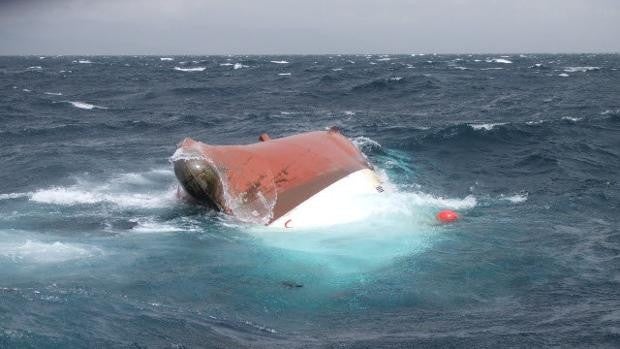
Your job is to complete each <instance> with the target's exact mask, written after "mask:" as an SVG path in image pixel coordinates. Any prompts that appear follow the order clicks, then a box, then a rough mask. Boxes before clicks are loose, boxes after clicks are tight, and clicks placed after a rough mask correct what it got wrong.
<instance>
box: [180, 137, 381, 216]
mask: <svg viewBox="0 0 620 349" xmlns="http://www.w3.org/2000/svg"><path fill="white" fill-rule="evenodd" d="M259 140H260V142H259V143H254V144H248V145H209V144H205V143H201V142H197V141H195V140H193V139H191V138H186V139H184V140H183V141H182V142H181V143H180V144H179V148H178V149H177V151H176V152H175V155H173V157H172V158H171V160H172V162H173V163H174V173H175V175H176V177H177V179H178V180H179V182H180V184H181V186H182V187H183V189H184V190H185V192H186V193H187V194H189V196H190V197H191V198H193V199H194V200H196V201H198V202H199V203H201V204H203V205H204V206H207V207H209V208H211V209H214V210H217V211H221V212H224V213H227V214H230V215H233V216H235V217H237V218H239V219H241V220H242V221H247V222H253V223H259V224H265V225H269V226H275V227H281V228H293V227H307V226H314V225H326V224H336V223H343V222H347V221H352V220H354V217H353V216H355V214H353V213H352V212H349V211H348V210H347V207H343V205H339V204H338V203H339V202H340V203H341V202H342V200H341V199H342V198H343V197H352V196H354V195H360V194H361V195H366V194H373V195H378V194H379V193H381V192H383V191H384V189H383V187H382V186H381V182H380V181H379V179H378V177H377V175H376V173H375V172H374V170H373V168H372V166H371V165H370V163H369V162H368V160H367V159H366V157H365V156H364V155H363V154H362V153H361V152H360V151H359V149H357V147H356V146H355V145H353V143H351V141H350V140H349V139H347V138H346V137H344V136H343V135H342V134H341V133H340V132H339V131H338V130H337V129H335V128H332V129H330V130H329V131H315V132H307V133H302V134H298V135H294V136H289V137H284V138H278V139H271V137H269V135H267V134H266V133H264V134H262V135H260V137H259Z"/></svg>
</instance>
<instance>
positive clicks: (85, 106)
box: [67, 101, 108, 110]
mask: <svg viewBox="0 0 620 349" xmlns="http://www.w3.org/2000/svg"><path fill="white" fill-rule="evenodd" d="M67 103H69V104H71V105H72V106H74V107H76V108H79V109H85V110H92V109H108V108H107V107H102V106H99V105H94V104H90V103H86V102H80V101H67Z"/></svg>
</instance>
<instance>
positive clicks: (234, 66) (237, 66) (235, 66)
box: [233, 63, 250, 70]
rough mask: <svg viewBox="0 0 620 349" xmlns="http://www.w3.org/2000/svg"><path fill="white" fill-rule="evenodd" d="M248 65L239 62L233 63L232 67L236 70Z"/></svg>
mask: <svg viewBox="0 0 620 349" xmlns="http://www.w3.org/2000/svg"><path fill="white" fill-rule="evenodd" d="M249 67H250V66H249V65H244V64H241V63H235V65H233V69H235V70H237V69H241V68H249Z"/></svg>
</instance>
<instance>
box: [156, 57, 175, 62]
mask: <svg viewBox="0 0 620 349" xmlns="http://www.w3.org/2000/svg"><path fill="white" fill-rule="evenodd" d="M159 60H160V61H162V62H166V61H168V62H169V61H174V58H172V57H160V58H159Z"/></svg>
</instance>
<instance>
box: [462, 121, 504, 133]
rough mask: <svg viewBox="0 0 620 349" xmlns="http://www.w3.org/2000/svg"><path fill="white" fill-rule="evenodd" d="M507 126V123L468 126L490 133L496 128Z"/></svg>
mask: <svg viewBox="0 0 620 349" xmlns="http://www.w3.org/2000/svg"><path fill="white" fill-rule="evenodd" d="M506 124H507V122H496V123H487V124H468V125H469V127H471V128H473V129H474V130H485V131H490V130H492V129H493V128H494V127H495V126H501V125H506Z"/></svg>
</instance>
